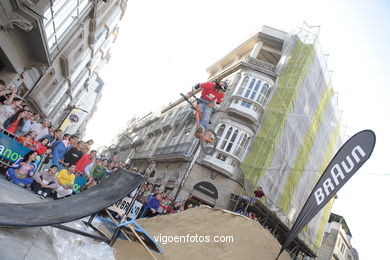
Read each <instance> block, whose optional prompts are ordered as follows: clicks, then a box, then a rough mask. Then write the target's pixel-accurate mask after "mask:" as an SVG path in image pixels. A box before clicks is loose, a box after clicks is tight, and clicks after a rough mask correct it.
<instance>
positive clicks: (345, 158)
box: [276, 130, 375, 259]
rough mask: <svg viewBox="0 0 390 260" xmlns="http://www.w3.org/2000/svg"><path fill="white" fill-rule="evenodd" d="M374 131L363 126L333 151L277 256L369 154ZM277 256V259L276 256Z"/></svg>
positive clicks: (373, 139)
mask: <svg viewBox="0 0 390 260" xmlns="http://www.w3.org/2000/svg"><path fill="white" fill-rule="evenodd" d="M374 146H375V133H374V132H373V131H371V130H363V131H361V132H359V133H357V134H355V135H354V136H352V137H351V138H350V139H349V140H348V141H347V142H346V143H345V144H344V145H343V146H342V147H341V148H340V149H339V150H338V152H337V153H336V155H335V156H334V157H333V159H332V160H331V162H330V163H329V165H328V167H326V169H325V171H324V173H323V174H322V176H321V178H320V179H319V180H318V182H317V184H316V185H315V187H314V189H313V191H312V192H311V194H310V195H309V197H308V199H307V201H306V203H305V205H304V206H303V208H302V210H301V212H300V213H299V215H298V217H297V219H296V220H295V222H294V225H293V226H292V228H291V230H290V232H289V233H288V234H287V238H286V240H285V241H284V243H283V245H282V249H281V250H280V252H279V255H278V257H279V256H280V254H281V253H282V252H283V250H284V249H285V248H286V247H287V246H288V245H289V244H290V243H291V241H293V240H294V238H295V237H296V236H297V235H298V233H299V232H300V231H301V230H302V228H304V227H305V226H306V225H307V223H309V222H310V220H312V218H313V217H314V216H315V215H316V214H317V213H318V212H319V211H320V210H321V209H322V208H323V207H324V206H325V205H326V204H327V203H328V202H329V200H330V199H332V198H333V197H334V196H335V195H336V193H337V192H338V191H339V190H340V189H341V187H343V186H344V184H345V183H346V182H347V181H348V180H349V179H350V178H351V177H352V176H353V175H354V174H355V172H356V171H357V170H358V169H359V168H360V167H361V166H362V165H363V164H364V163H365V162H366V161H367V160H368V158H370V156H371V154H372V151H373V150H374ZM278 257H277V258H276V259H278Z"/></svg>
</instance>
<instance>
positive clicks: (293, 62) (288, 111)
mask: <svg viewBox="0 0 390 260" xmlns="http://www.w3.org/2000/svg"><path fill="white" fill-rule="evenodd" d="M207 72H208V73H209V78H208V80H215V79H217V78H218V79H223V80H229V81H230V86H229V89H228V91H227V92H226V94H225V99H224V102H223V103H222V105H221V106H220V107H219V108H218V109H216V111H215V112H214V113H213V116H212V119H211V121H212V124H211V128H212V129H214V130H215V132H216V133H217V136H218V140H219V141H218V144H217V148H216V151H215V152H214V154H212V155H206V154H203V153H200V154H199V156H198V157H197V158H195V160H196V162H195V164H194V165H193V166H192V165H191V160H192V159H194V158H193V156H194V154H196V151H197V145H198V140H197V139H196V138H195V137H194V132H195V119H194V116H193V111H192V110H191V109H190V106H189V105H188V104H187V103H186V102H185V101H184V100H183V99H179V100H177V101H175V102H173V103H171V104H169V105H168V106H166V107H165V108H164V109H162V110H161V111H157V112H156V113H150V114H148V115H146V116H144V117H142V118H139V119H136V120H132V121H131V122H129V124H128V128H127V130H126V131H124V132H123V133H120V134H119V135H118V138H117V142H116V143H115V144H113V145H112V146H111V147H110V149H109V150H110V152H111V153H116V154H117V155H118V158H119V159H120V160H123V161H126V162H127V163H131V164H132V165H133V166H135V167H137V168H138V169H139V170H141V171H143V172H145V173H147V174H150V178H149V181H151V182H152V183H154V185H155V188H158V189H160V190H162V191H165V192H168V193H172V194H176V193H177V191H178V187H179V186H180V182H181V180H182V179H183V176H185V175H186V172H187V171H190V174H189V175H188V178H187V179H186V181H185V183H184V186H183V188H182V189H181V190H180V193H179V194H178V196H179V197H180V198H183V199H188V201H189V202H190V203H195V204H207V205H210V206H213V207H219V208H227V209H234V208H235V206H236V205H237V202H238V200H240V199H242V198H244V197H245V196H253V190H254V189H255V188H257V187H258V186H261V187H262V188H263V190H264V192H265V194H266V196H265V200H263V201H258V202H257V203H256V205H257V206H258V208H257V209H256V210H258V211H259V214H260V215H262V216H265V217H266V218H267V219H268V220H272V219H273V221H272V222H270V223H269V225H273V226H272V228H273V229H274V230H275V231H277V233H278V236H279V237H280V238H283V236H285V235H286V233H287V232H288V230H289V228H291V226H292V223H293V222H294V220H295V218H296V217H297V212H298V210H299V209H300V208H302V206H303V204H304V202H305V198H307V197H308V195H309V193H310V191H311V188H313V187H314V185H315V183H316V182H317V180H318V178H319V176H320V174H321V173H322V170H323V169H325V167H326V165H327V163H328V162H329V161H330V159H331V157H332V156H333V154H334V153H335V151H336V150H337V148H338V147H339V146H340V144H341V140H340V117H339V114H338V109H337V96H336V95H334V92H333V89H332V85H331V81H330V77H329V74H328V71H327V68H326V62H325V61H324V59H323V55H322V53H321V50H320V48H319V44H318V38H317V35H316V34H315V33H312V32H310V31H308V30H306V29H299V30H297V31H296V32H294V33H290V34H288V33H286V32H282V31H280V30H277V29H274V28H271V27H267V26H263V28H262V29H261V31H259V32H258V33H256V34H255V35H253V36H252V37H250V38H249V39H248V40H247V41H245V42H244V43H242V44H241V45H239V46H238V47H237V48H235V49H234V50H233V51H231V52H230V53H228V54H227V55H226V56H224V57H223V58H221V59H220V60H218V61H217V62H216V63H215V64H213V65H211V66H210V67H209V68H208V69H207ZM183 91H186V90H183ZM331 206H332V203H329V204H328V206H327V207H326V208H325V209H324V210H322V211H321V212H320V213H319V214H318V215H317V216H316V217H315V219H314V220H313V221H312V222H310V224H309V225H308V227H307V228H306V229H305V230H304V231H303V232H301V233H300V235H299V237H298V238H297V239H296V241H295V244H294V245H292V246H291V248H289V249H290V250H293V248H298V249H297V251H296V252H293V254H294V255H300V254H302V253H303V254H305V255H308V256H315V254H316V252H318V249H319V247H320V245H321V241H322V237H323V233H324V229H325V225H326V223H327V220H328V217H329V214H330V209H331Z"/></svg>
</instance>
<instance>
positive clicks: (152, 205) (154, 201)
mask: <svg viewBox="0 0 390 260" xmlns="http://www.w3.org/2000/svg"><path fill="white" fill-rule="evenodd" d="M160 201H161V195H160V194H157V195H156V196H155V197H154V196H153V197H151V198H150V199H149V200H148V203H147V204H146V207H147V208H149V210H148V212H147V213H146V215H145V216H146V217H154V216H156V215H158V212H157V210H158V208H159V207H160Z"/></svg>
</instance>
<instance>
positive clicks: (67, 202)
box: [0, 169, 144, 227]
mask: <svg viewBox="0 0 390 260" xmlns="http://www.w3.org/2000/svg"><path fill="white" fill-rule="evenodd" d="M143 180H144V178H143V176H141V175H139V174H135V173H131V172H129V171H126V170H123V169H118V170H117V171H115V172H113V173H112V174H111V176H110V177H108V178H106V179H104V180H103V181H102V182H100V183H99V184H98V185H96V186H95V187H92V188H91V189H88V190H86V191H84V192H82V193H79V194H77V195H74V196H71V197H67V198H64V199H60V200H53V201H42V202H41V203H27V204H15V203H0V227H38V226H49V225H55V224H61V223H66V222H70V221H73V220H77V219H80V218H83V217H86V216H90V215H92V214H94V213H96V212H98V211H100V210H102V209H105V208H107V207H109V206H111V205H113V204H114V203H115V202H117V201H118V200H120V199H122V198H124V197H125V196H126V195H128V194H129V193H130V192H131V191H132V190H134V189H135V188H137V187H138V186H140V185H141V183H142V182H143ZM12 185H13V184H12ZM17 193H18V191H17V189H15V196H18V194H17ZM31 196H34V195H33V194H31Z"/></svg>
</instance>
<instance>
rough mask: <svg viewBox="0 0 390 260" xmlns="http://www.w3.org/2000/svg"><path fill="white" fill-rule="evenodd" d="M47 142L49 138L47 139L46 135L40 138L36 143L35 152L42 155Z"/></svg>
mask: <svg viewBox="0 0 390 260" xmlns="http://www.w3.org/2000/svg"><path fill="white" fill-rule="evenodd" d="M48 143H49V139H47V138H46V137H44V138H42V139H41V141H40V142H39V143H38V145H37V149H36V151H37V153H38V154H39V155H43V154H45V152H46V150H47V146H46V145H47V144H48Z"/></svg>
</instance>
